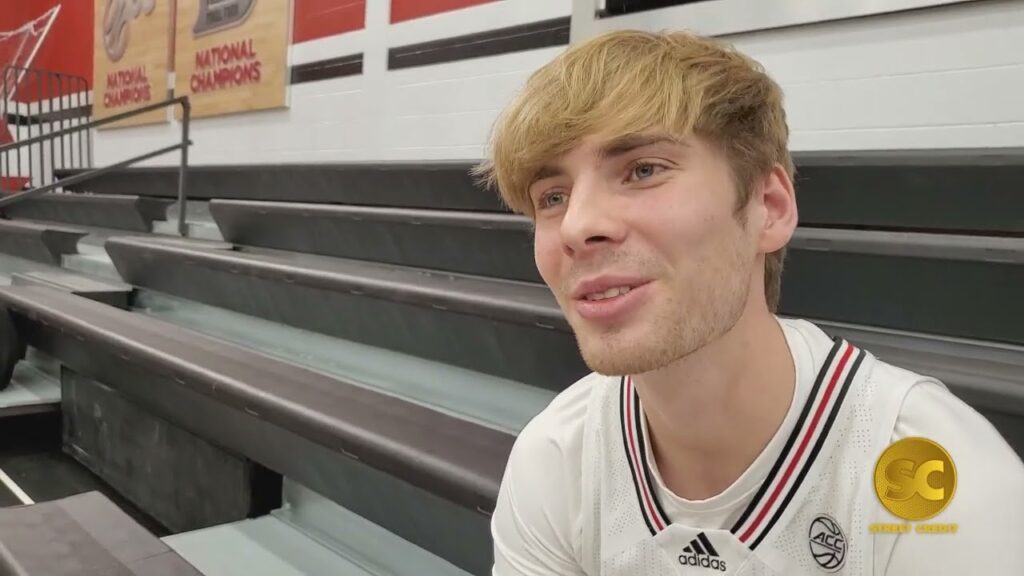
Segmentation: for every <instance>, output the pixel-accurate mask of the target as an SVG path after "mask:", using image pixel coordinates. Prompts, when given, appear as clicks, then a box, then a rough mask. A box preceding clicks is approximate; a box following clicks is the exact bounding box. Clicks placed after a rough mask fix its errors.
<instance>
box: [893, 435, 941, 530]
mask: <svg viewBox="0 0 1024 576" xmlns="http://www.w3.org/2000/svg"><path fill="white" fill-rule="evenodd" d="M955 492H956V466H954V465H953V459H952V458H950V456H949V453H948V452H946V450H945V449H944V448H943V447H942V446H939V445H938V444H936V443H935V442H932V441H931V440H928V439H927V438H904V439H902V440H900V441H898V442H894V443H892V444H891V445H889V447H888V448H886V449H885V452H882V456H881V457H879V458H878V463H877V464H876V465H875V493H876V494H878V499H879V501H881V502H882V506H885V508H886V510H888V511H889V512H892V513H893V514H895V515H896V516H899V517H900V518H903V519H904V520H913V521H917V520H927V519H928V518H931V517H932V516H935V515H936V514H938V513H939V512H942V511H943V510H944V509H945V508H946V506H948V505H949V503H950V501H951V500H953V494H954V493H955Z"/></svg>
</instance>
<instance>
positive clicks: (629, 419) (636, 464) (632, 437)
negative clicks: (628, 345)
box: [625, 378, 665, 531]
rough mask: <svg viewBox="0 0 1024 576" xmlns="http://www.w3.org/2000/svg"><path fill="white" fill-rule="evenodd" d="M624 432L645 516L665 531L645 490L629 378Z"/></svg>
mask: <svg viewBox="0 0 1024 576" xmlns="http://www.w3.org/2000/svg"><path fill="white" fill-rule="evenodd" d="M625 389H626V430H627V432H628V433H629V453H630V455H631V456H632V458H630V460H631V462H630V465H631V468H632V469H633V474H635V475H636V479H637V482H638V483H639V484H640V491H641V492H642V493H643V495H644V505H645V507H646V509H647V516H648V517H649V518H652V519H653V520H654V526H655V527H656V528H657V529H658V530H659V531H661V530H664V529H665V523H664V522H662V520H661V517H660V516H659V515H658V513H657V511H656V510H655V509H654V504H653V502H652V501H651V493H650V492H649V491H648V490H647V481H646V479H645V478H644V473H643V470H641V468H640V453H639V452H638V451H637V447H636V434H635V433H636V430H638V429H639V428H638V423H635V422H633V381H632V379H630V378H626V386H625Z"/></svg>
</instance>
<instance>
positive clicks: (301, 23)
mask: <svg viewBox="0 0 1024 576" xmlns="http://www.w3.org/2000/svg"><path fill="white" fill-rule="evenodd" d="M293 6H294V7H293V10H294V17H293V19H292V21H293V22H294V26H293V29H292V43H293V44H298V43H299V42H306V41H308V40H316V39H317V38H324V37H326V36H335V35H337V34H344V33H345V32H351V31H353V30H361V29H362V28H363V27H364V26H365V22H366V0H295V3H294V4H293Z"/></svg>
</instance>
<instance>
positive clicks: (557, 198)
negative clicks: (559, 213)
mask: <svg viewBox="0 0 1024 576" xmlns="http://www.w3.org/2000/svg"><path fill="white" fill-rule="evenodd" d="M567 197H568V195H567V194H566V193H565V192H548V193H547V194H544V195H543V196H541V197H540V202H539V204H540V208H552V207H554V206H558V205H559V204H562V203H564V202H565V201H566V198H567Z"/></svg>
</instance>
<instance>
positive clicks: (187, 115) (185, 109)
mask: <svg viewBox="0 0 1024 576" xmlns="http://www.w3.org/2000/svg"><path fill="white" fill-rule="evenodd" d="M191 118H192V103H191V102H189V100H188V98H187V97H186V98H185V99H184V100H182V101H181V166H179V168H178V234H180V235H181V237H182V238H185V237H187V236H188V223H187V218H186V216H187V215H186V214H185V212H186V211H187V210H188V204H187V203H188V199H187V198H186V194H185V179H186V178H187V175H188V142H189V140H188V130H189V122H190V121H191Z"/></svg>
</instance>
